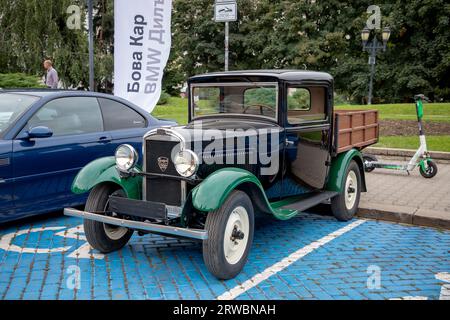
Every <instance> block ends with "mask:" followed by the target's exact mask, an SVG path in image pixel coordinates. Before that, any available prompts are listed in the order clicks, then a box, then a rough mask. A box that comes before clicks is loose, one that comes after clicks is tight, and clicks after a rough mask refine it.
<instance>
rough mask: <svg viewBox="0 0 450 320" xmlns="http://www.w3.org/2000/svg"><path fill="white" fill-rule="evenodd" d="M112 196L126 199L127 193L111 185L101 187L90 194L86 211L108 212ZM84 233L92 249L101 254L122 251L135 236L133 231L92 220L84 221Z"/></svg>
mask: <svg viewBox="0 0 450 320" xmlns="http://www.w3.org/2000/svg"><path fill="white" fill-rule="evenodd" d="M110 196H118V197H125V193H124V191H123V190H122V189H118V188H116V187H114V186H111V185H106V184H105V185H99V186H97V187H96V188H94V189H93V190H92V191H91V193H90V194H89V197H88V200H87V202H86V207H85V211H86V212H107V211H108V204H109V197H110ZM84 232H85V234H86V239H87V241H88V242H89V244H90V245H91V247H92V248H94V249H96V250H98V251H100V252H101V253H110V252H113V251H117V250H119V249H122V248H123V247H124V246H125V245H126V244H127V243H128V241H129V240H130V238H131V236H132V235H133V231H132V230H129V229H127V228H124V227H117V226H112V225H109V224H106V223H103V222H97V221H92V220H84Z"/></svg>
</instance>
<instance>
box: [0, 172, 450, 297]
mask: <svg viewBox="0 0 450 320" xmlns="http://www.w3.org/2000/svg"><path fill="white" fill-rule="evenodd" d="M373 177H375V178H376V176H375V175H374V176H373ZM408 181H411V180H408ZM405 185H406V184H405ZM81 224H82V221H81V220H79V219H75V218H68V217H61V218H51V219H46V220H39V221H37V222H34V223H33V224H32V225H31V224H30V225H21V226H20V227H18V228H8V229H3V230H0V237H1V238H0V299H50V300H53V299H60V300H72V299H79V300H86V299H100V300H110V299H133V300H138V299H189V300H190V299H194V300H197V299H215V298H217V297H219V296H221V295H223V294H224V293H226V292H228V291H229V290H231V289H233V288H237V287H239V286H241V285H242V284H243V283H244V282H245V281H247V280H248V279H251V278H252V277H255V275H258V274H259V273H261V272H263V271H264V270H266V269H267V268H270V267H271V266H273V265H274V264H276V263H278V262H279V261H281V260H283V259H284V258H286V257H287V256H289V255H290V254H292V253H293V252H295V251H297V250H299V249H301V248H303V247H307V246H308V245H310V244H311V243H313V242H315V241H317V240H318V239H321V238H323V237H327V236H328V235H329V234H331V233H333V232H336V231H337V230H339V229H341V228H343V227H345V226H347V225H348V224H349V223H339V222H337V221H336V220H334V219H333V218H329V217H321V216H316V215H302V216H300V217H298V218H295V219H293V220H290V221H285V222H283V221H275V220H273V219H271V218H259V219H258V221H257V230H256V233H255V241H254V245H253V248H252V251H251V255H250V258H249V262H248V263H247V265H246V267H245V269H244V271H243V272H242V274H240V275H239V276H238V277H237V278H236V279H234V280H230V281H225V282H223V281H218V280H216V279H215V278H214V277H213V276H212V275H211V274H209V273H208V271H207V270H206V268H205V266H204V263H203V259H202V253H201V245H200V244H199V243H194V242H190V241H181V240H174V239H168V238H164V237H160V236H155V235H148V236H145V237H138V236H135V237H133V239H132V241H131V242H130V244H129V245H128V246H127V247H126V248H124V249H123V250H121V251H119V252H115V253H112V254H110V255H108V256H102V255H100V254H98V253H95V252H91V251H90V248H89V246H88V245H86V241H85V238H84V234H83V232H82V227H81ZM449 248H450V232H448V231H437V230H434V229H429V228H421V227H413V226H404V225H398V224H392V223H385V222H375V221H364V223H362V224H361V225H358V226H357V227H355V228H354V229H351V230H350V231H348V232H346V233H344V234H342V235H341V236H339V237H337V238H335V239H334V240H332V241H329V242H327V243H326V244H324V245H323V246H320V247H317V248H315V249H314V250H312V251H311V252H309V253H308V254H306V255H305V256H303V257H302V258H300V259H298V260H296V261H293V262H292V263H291V264H290V265H289V266H287V267H286V268H285V269H282V270H279V271H278V272H274V273H273V275H271V276H270V277H268V278H267V279H265V280H264V281H262V282H260V283H258V284H257V285H255V286H253V287H250V288H249V289H248V290H246V291H244V292H242V294H240V295H239V296H238V297H237V299H244V300H245V299H411V298H413V299H439V298H441V299H444V298H447V299H448V298H449V297H450V295H449V292H450V287H449V286H450V284H449V283H450V277H449V272H450V252H449ZM78 275H79V277H77V276H78ZM75 279H79V280H80V281H76V280H75ZM78 284H79V289H76V287H77V285H78Z"/></svg>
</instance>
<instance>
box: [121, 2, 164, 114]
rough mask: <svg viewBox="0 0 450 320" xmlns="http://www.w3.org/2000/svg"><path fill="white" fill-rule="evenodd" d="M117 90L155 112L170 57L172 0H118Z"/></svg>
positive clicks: (122, 95) (122, 96)
mask: <svg viewBox="0 0 450 320" xmlns="http://www.w3.org/2000/svg"><path fill="white" fill-rule="evenodd" d="M114 11H115V19H114V20H115V39H114V42H115V45H114V94H115V95H116V96H119V97H121V98H124V99H127V100H130V101H131V102H133V103H135V104H136V105H138V106H139V107H141V108H143V109H145V110H147V111H148V112H152V111H153V109H154V108H155V107H156V104H157V103H158V100H159V98H160V96H161V87H162V77H163V74H164V68H165V67H166V64H167V60H168V59H169V54H170V47H171V42H172V37H171V15H172V0H115V2H114Z"/></svg>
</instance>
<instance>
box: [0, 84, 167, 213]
mask: <svg viewBox="0 0 450 320" xmlns="http://www.w3.org/2000/svg"><path fill="white" fill-rule="evenodd" d="M173 124H174V122H171V121H165V120H157V119H155V118H153V117H152V116H150V114H149V113H147V112H146V111H144V110H142V109H140V108H139V107H137V106H135V105H133V104H132V103H130V102H128V101H126V100H123V99H120V98H117V97H113V96H110V95H105V94H99V93H88V92H81V91H45V90H42V91H0V222H6V221H11V220H16V219H20V218H25V217H28V216H32V215H37V214H42V213H46V212H51V211H56V210H60V209H63V208H64V207H71V206H78V205H82V204H84V203H85V200H86V195H82V196H79V195H74V194H73V193H72V192H71V184H72V181H73V180H74V178H75V176H76V175H77V173H78V172H79V171H80V170H81V169H82V168H83V167H84V166H85V165H86V164H88V163H89V162H91V161H93V160H96V159H98V158H101V157H105V156H112V155H114V153H115V150H116V148H117V147H118V146H119V145H121V144H124V143H127V144H130V145H132V146H133V147H134V148H135V149H136V150H142V136H143V135H144V134H145V133H146V132H148V131H149V130H151V129H154V128H156V127H160V126H167V125H173Z"/></svg>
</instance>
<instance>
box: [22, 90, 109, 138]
mask: <svg viewBox="0 0 450 320" xmlns="http://www.w3.org/2000/svg"><path fill="white" fill-rule="evenodd" d="M38 126H45V127H48V128H50V129H51V130H52V131H53V136H54V137H58V136H66V135H77V134H84V133H94V132H101V131H103V118H102V113H101V111H100V107H99V105H98V102H97V99H96V98H91V97H70V98H60V99H56V100H52V101H50V102H49V103H47V104H46V105H44V106H43V107H42V108H41V109H40V110H39V111H38V112H37V113H36V114H35V115H34V116H33V117H32V118H31V119H30V121H29V122H28V127H29V128H34V127H38Z"/></svg>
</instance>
